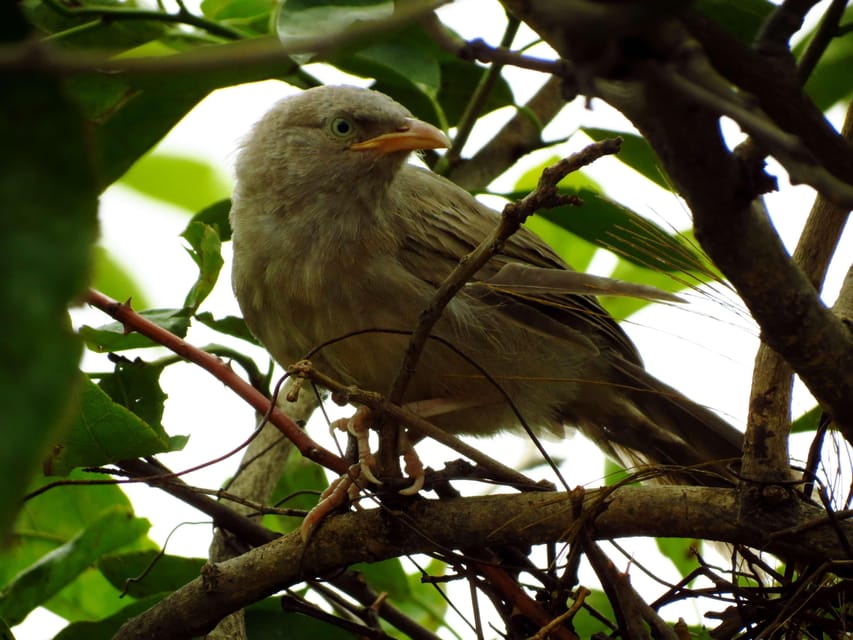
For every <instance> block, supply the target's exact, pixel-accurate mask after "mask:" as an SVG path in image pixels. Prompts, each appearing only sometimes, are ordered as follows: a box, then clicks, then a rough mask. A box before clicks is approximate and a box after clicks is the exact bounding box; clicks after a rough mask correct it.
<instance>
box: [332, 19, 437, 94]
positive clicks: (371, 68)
mask: <svg viewBox="0 0 853 640" xmlns="http://www.w3.org/2000/svg"><path fill="white" fill-rule="evenodd" d="M438 55H439V49H438V45H436V44H435V41H434V40H433V39H432V38H430V37H429V36H428V35H427V34H426V33H424V31H423V30H422V29H421V28H419V27H409V28H406V29H402V30H400V31H397V32H393V33H391V34H389V35H388V36H385V37H383V38H380V39H378V41H376V42H374V43H371V44H368V45H367V46H362V47H360V48H359V49H357V50H355V51H343V52H340V53H339V54H337V55H335V56H333V57H332V59H331V62H332V63H333V64H334V65H335V66H336V67H338V68H340V69H343V70H344V71H346V72H348V73H352V74H355V75H359V76H366V77H370V78H375V79H376V80H377V82H378V83H379V84H381V85H383V86H395V85H401V84H402V85H406V86H409V85H412V86H414V87H416V88H417V89H418V90H419V91H421V92H423V93H425V94H427V95H429V96H431V97H434V96H435V95H436V94H437V93H438V88H439V85H440V84H441V67H440V66H439V61H438Z"/></svg>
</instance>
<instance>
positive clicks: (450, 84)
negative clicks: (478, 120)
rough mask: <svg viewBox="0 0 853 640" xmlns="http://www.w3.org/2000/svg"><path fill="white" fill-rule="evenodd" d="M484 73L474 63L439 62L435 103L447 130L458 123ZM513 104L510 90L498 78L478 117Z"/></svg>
mask: <svg viewBox="0 0 853 640" xmlns="http://www.w3.org/2000/svg"><path fill="white" fill-rule="evenodd" d="M486 71H487V70H486V68H485V67H481V66H480V65H478V64H476V63H475V62H468V61H464V60H459V59H458V58H456V57H452V56H448V57H446V58H443V59H442V61H441V87H440V88H439V91H438V102H439V104H441V108H442V110H443V111H444V115H445V117H446V118H447V122H448V125H449V126H451V127H453V126H455V125H457V124H458V123H459V121H460V120H461V119H462V115H463V114H464V113H465V109H466V108H467V107H468V103H469V102H470V101H471V98H472V96H473V95H474V91H475V89H476V88H477V85H478V84H480V80H481V79H482V78H483V75H484V74H485V73H486ZM514 104H515V97H514V96H513V93H512V88H511V87H510V85H509V83H508V82H507V81H506V79H505V78H504V77H503V76H500V77H499V78H498V79H497V81H496V82H495V85H494V86H493V87H492V90H491V92H490V93H489V96H488V98H487V99H486V102H485V104H484V105H483V109H482V112H481V113H482V114H483V115H485V114H487V113H491V112H492V111H495V110H497V109H500V108H501V107H507V106H510V105H514Z"/></svg>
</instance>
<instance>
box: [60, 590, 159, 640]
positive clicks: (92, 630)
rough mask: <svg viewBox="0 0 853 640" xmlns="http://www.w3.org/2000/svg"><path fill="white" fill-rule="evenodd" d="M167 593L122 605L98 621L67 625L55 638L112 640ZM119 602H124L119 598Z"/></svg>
mask: <svg viewBox="0 0 853 640" xmlns="http://www.w3.org/2000/svg"><path fill="white" fill-rule="evenodd" d="M164 595H165V594H158V595H156V596H149V597H148V598H144V599H142V600H137V601H136V602H131V603H130V604H128V605H126V606H125V607H122V608H121V609H120V610H118V611H117V612H116V613H114V614H113V615H110V616H109V617H106V618H103V619H101V620H98V621H97V622H75V623H74V624H70V625H68V626H67V627H65V628H64V629H63V630H62V631H60V632H59V634H58V635H56V636H54V638H53V640H110V639H111V638H112V637H113V636H114V635H115V634H116V632H117V631H118V630H119V628H121V625H123V624H124V623H125V622H127V621H128V620H130V619H131V618H133V617H134V616H138V615H139V614H140V613H142V612H143V611H147V610H148V609H150V608H151V607H152V606H154V605H155V604H157V603H158V602H159V601H160V600H162V599H163V596H164ZM119 602H123V601H121V600H119Z"/></svg>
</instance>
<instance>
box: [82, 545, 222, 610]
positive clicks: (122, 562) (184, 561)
mask: <svg viewBox="0 0 853 640" xmlns="http://www.w3.org/2000/svg"><path fill="white" fill-rule="evenodd" d="M206 562H207V561H206V560H204V559H202V558H184V557H179V556H168V555H160V552H158V551H156V550H154V549H150V550H146V551H134V552H131V553H121V554H115V555H109V556H105V557H103V558H101V559H100V560H98V569H99V570H100V571H101V573H103V574H104V577H105V578H106V579H107V580H109V581H110V583H111V584H112V585H113V586H114V587H115V588H116V589H118V590H119V591H124V590H125V587H127V593H128V594H129V595H131V596H133V597H134V598H145V597H148V596H152V595H156V594H162V593H167V592H170V591H175V590H176V589H178V588H179V587H181V586H183V585H185V584H186V583H188V582H190V581H191V580H194V579H195V578H197V577H198V576H199V575H200V574H201V569H202V567H203V566H204V565H205V563H206ZM137 578H138V579H137Z"/></svg>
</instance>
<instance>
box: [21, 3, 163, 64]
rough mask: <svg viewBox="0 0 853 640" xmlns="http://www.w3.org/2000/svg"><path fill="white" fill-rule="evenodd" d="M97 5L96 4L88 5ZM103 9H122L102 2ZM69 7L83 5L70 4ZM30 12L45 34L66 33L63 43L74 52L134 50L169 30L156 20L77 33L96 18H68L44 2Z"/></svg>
mask: <svg viewBox="0 0 853 640" xmlns="http://www.w3.org/2000/svg"><path fill="white" fill-rule="evenodd" d="M85 4H96V3H85ZM97 4H98V5H100V6H106V7H109V6H119V3H118V2H110V1H109V0H98V2H97ZM67 6H69V7H72V6H79V5H67ZM28 8H29V9H30V10H29V11H28V13H27V17H28V18H29V20H30V21H31V22H32V24H34V25H35V26H37V27H38V28H39V29H40V30H41V31H43V32H45V33H51V34H55V33H61V32H68V33H63V37H62V40H61V41H62V44H63V45H64V46H65V47H68V48H72V49H88V50H94V51H98V52H100V53H104V52H106V51H111V52H113V53H115V52H119V51H125V50H127V49H132V48H134V47H137V46H139V45H141V44H144V43H146V42H149V41H151V40H156V39H157V38H159V37H160V36H161V35H162V34H164V33H165V32H166V31H167V29H168V27H167V26H166V25H164V24H163V23H161V22H157V21H154V20H103V21H102V22H101V24H99V25H97V26H95V27H93V28H90V29H83V30H77V31H74V30H73V29H74V27H79V26H80V25H83V24H86V23H91V22H92V20H93V18H92V16H66V15H62V14H61V13H59V12H58V11H56V10H55V9H53V8H51V7H50V6H48V5H47V4H46V3H44V2H39V3H30V4H29V7H28Z"/></svg>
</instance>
